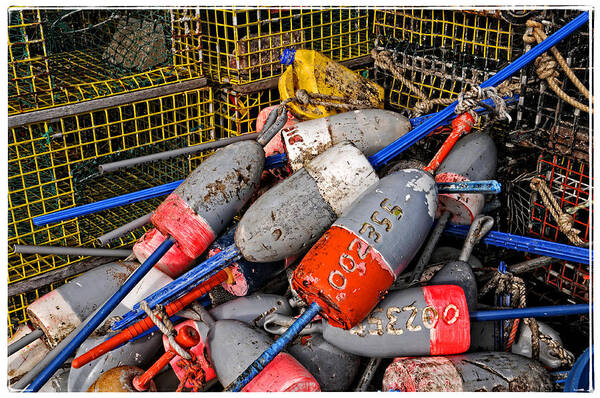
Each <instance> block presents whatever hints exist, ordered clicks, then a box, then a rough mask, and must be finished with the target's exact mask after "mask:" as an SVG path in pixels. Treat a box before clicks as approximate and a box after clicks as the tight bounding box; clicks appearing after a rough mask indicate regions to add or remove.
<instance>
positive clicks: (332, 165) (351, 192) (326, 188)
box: [304, 141, 379, 217]
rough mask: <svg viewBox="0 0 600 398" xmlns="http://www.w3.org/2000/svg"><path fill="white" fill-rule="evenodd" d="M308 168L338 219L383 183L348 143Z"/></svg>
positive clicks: (358, 152)
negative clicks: (353, 204)
mask: <svg viewBox="0 0 600 398" xmlns="http://www.w3.org/2000/svg"><path fill="white" fill-rule="evenodd" d="M304 168H305V169H306V171H307V172H308V174H310V176H311V177H312V178H313V179H314V180H315V182H316V183H317V188H318V189H319V193H320V195H321V197H322V198H323V199H325V201H326V202H327V204H329V206H331V208H332V209H333V211H334V212H335V213H336V215H337V216H338V217H339V216H341V215H342V213H343V212H344V211H345V210H346V209H347V208H349V207H350V206H351V205H352V203H353V202H354V201H355V200H356V199H358V197H359V196H360V195H361V194H362V193H363V192H365V191H366V190H367V189H368V188H369V187H370V186H372V185H374V184H376V183H377V181H379V177H377V174H376V173H375V170H374V169H373V167H372V166H371V164H370V163H369V161H368V160H367V158H366V157H365V156H364V155H362V154H361V152H360V150H359V149H358V148H356V147H355V146H354V145H352V144H351V143H349V142H347V141H345V142H342V143H340V144H337V145H335V146H333V147H331V148H330V149H328V150H327V151H325V152H323V153H322V154H320V155H319V156H317V157H315V158H314V159H312V160H311V161H310V162H307V163H306V164H305V166H304Z"/></svg>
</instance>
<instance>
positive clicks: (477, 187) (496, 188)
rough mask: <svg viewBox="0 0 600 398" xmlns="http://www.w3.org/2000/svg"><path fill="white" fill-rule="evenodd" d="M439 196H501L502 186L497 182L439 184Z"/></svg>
mask: <svg viewBox="0 0 600 398" xmlns="http://www.w3.org/2000/svg"><path fill="white" fill-rule="evenodd" d="M437 188H438V194H440V193H482V194H483V193H485V194H499V193H500V190H501V188H502V187H501V185H500V183H499V182H498V181H496V180H482V181H461V182H438V183H437Z"/></svg>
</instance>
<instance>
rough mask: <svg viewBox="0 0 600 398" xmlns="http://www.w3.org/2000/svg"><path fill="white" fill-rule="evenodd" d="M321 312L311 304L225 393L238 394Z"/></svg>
mask: <svg viewBox="0 0 600 398" xmlns="http://www.w3.org/2000/svg"><path fill="white" fill-rule="evenodd" d="M319 311H321V307H319V304H317V303H312V304H311V305H310V306H309V307H308V308H307V309H306V311H304V313H303V314H302V315H300V317H299V318H298V319H296V321H295V322H294V323H293V324H292V326H290V327H289V328H288V329H287V330H286V331H285V333H283V334H282V335H281V337H279V338H278V339H277V340H276V341H275V342H274V343H273V344H271V346H270V347H269V348H267V349H266V351H265V352H263V353H262V355H261V356H259V357H258V358H257V359H256V360H255V361H254V362H253V363H252V364H250V366H248V367H247V368H246V370H244V372H243V373H242V374H241V375H239V376H238V378H237V379H235V380H234V381H233V382H232V383H231V384H230V385H229V386H227V388H226V389H225V391H232V392H240V391H241V390H242V388H244V387H245V386H246V384H248V383H250V382H251V381H252V379H254V378H255V377H256V375H258V374H259V373H260V372H261V371H262V370H263V369H264V368H265V366H267V365H268V364H269V363H270V362H271V361H272V360H273V359H274V358H275V357H276V356H277V355H278V354H279V353H280V352H281V351H283V349H284V348H285V346H286V345H288V344H289V343H290V342H291V341H292V340H293V339H294V338H295V337H296V336H297V335H298V333H300V332H301V331H302V329H304V327H305V326H306V325H308V323H309V322H310V321H312V319H313V318H314V317H315V316H316V315H317V314H318V313H319Z"/></svg>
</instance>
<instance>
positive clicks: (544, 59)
mask: <svg viewBox="0 0 600 398" xmlns="http://www.w3.org/2000/svg"><path fill="white" fill-rule="evenodd" d="M527 26H528V27H530V28H531V31H528V32H526V33H525V34H524V35H523V41H524V42H525V43H527V44H535V43H541V42H542V41H543V40H545V39H546V37H547V36H546V34H545V33H544V29H543V28H544V25H542V24H541V23H540V22H537V21H533V20H529V21H527ZM550 51H551V52H552V55H553V56H554V57H552V56H550V55H549V54H548V53H547V52H545V53H544V54H542V55H540V56H539V57H538V58H537V59H536V60H535V62H534V65H535V67H536V73H537V75H538V76H539V78H540V79H545V80H546V82H547V83H548V86H549V87H550V88H551V89H552V91H554V92H555V93H556V95H558V97H559V98H560V99H562V100H563V101H565V102H567V103H568V104H570V105H571V106H573V107H575V108H577V109H579V110H582V111H584V112H588V113H590V112H591V111H590V108H589V107H588V106H587V105H584V104H582V103H581V102H579V101H577V100H576V99H575V98H573V97H571V96H569V95H568V94H567V93H565V92H564V91H563V90H562V89H561V88H560V86H559V84H560V82H559V81H558V76H559V72H558V71H557V70H556V66H557V65H559V66H560V67H561V68H562V70H563V71H564V72H565V74H566V75H567V77H568V78H569V79H570V80H571V82H573V84H574V85H575V86H576V87H577V89H578V90H579V92H580V93H581V94H583V96H584V97H585V98H587V99H588V100H590V92H589V91H588V89H587V88H586V87H585V86H584V85H583V83H582V82H581V80H579V79H578V78H577V76H575V73H573V70H572V69H571V68H570V67H569V65H568V64H567V61H566V60H565V59H564V58H563V56H562V55H561V53H560V52H559V51H558V50H557V49H556V47H552V48H551V49H550Z"/></svg>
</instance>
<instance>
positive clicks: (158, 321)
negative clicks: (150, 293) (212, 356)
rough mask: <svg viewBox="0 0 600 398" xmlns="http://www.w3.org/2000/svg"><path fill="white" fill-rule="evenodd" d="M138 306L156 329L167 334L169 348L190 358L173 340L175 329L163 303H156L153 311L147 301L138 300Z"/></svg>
mask: <svg viewBox="0 0 600 398" xmlns="http://www.w3.org/2000/svg"><path fill="white" fill-rule="evenodd" d="M140 308H141V309H142V310H143V311H144V312H145V313H146V315H148V317H149V318H150V320H152V322H153V323H154V324H155V325H156V327H157V328H158V330H160V331H161V332H162V333H163V334H164V335H165V336H167V338H168V339H169V344H170V345H171V348H173V351H175V352H176V353H177V355H179V356H180V357H182V358H184V359H188V360H189V359H191V358H192V357H191V356H190V354H189V353H188V352H187V351H186V350H184V349H183V347H181V346H180V345H179V344H178V343H177V341H175V336H177V331H176V330H175V327H174V326H173V323H171V320H170V319H169V317H168V316H167V313H166V311H165V309H164V306H163V305H161V304H158V305H157V306H156V307H155V308H154V311H153V310H152V309H151V308H150V306H149V305H148V303H146V301H145V300H144V301H141V302H140Z"/></svg>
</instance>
